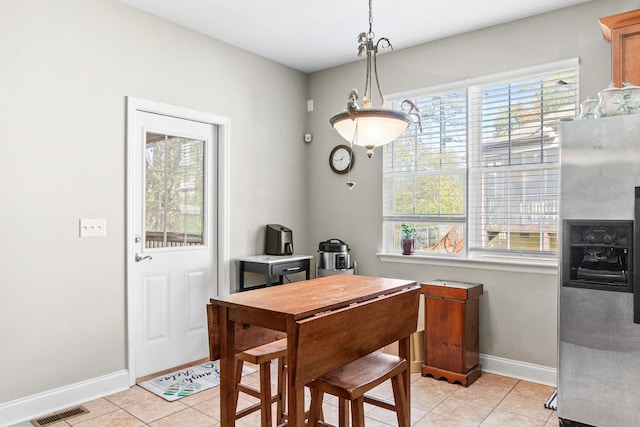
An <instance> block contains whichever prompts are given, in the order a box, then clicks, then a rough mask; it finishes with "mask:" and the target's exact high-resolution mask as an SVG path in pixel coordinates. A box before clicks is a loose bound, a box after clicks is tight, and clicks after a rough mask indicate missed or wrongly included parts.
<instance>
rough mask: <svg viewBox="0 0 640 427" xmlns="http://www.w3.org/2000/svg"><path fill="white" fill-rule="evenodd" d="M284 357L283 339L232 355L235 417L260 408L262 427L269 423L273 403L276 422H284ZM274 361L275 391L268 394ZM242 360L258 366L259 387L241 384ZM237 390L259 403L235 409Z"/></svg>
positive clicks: (269, 425)
mask: <svg viewBox="0 0 640 427" xmlns="http://www.w3.org/2000/svg"><path fill="white" fill-rule="evenodd" d="M286 356H287V339H286V338H283V339H280V340H278V341H274V342H270V343H267V344H263V345H261V346H258V347H254V348H250V349H248V350H245V351H242V352H240V353H237V354H236V361H237V367H236V401H235V407H236V420H237V419H239V418H242V417H244V416H246V415H249V414H251V413H253V412H255V411H257V410H260V414H261V416H260V418H261V425H262V427H271V426H272V414H271V405H272V404H273V403H274V402H275V403H276V425H280V424H282V423H283V422H284V418H285V402H286V375H287V374H286V363H285V361H286ZM274 359H277V360H278V371H277V372H278V385H277V389H276V392H275V394H272V393H271V361H272V360H274ZM244 362H249V363H253V364H255V365H258V366H259V370H260V388H259V389H256V388H254V387H251V386H248V385H246V384H243V383H242V367H243V365H244ZM240 392H243V393H246V394H248V395H250V396H253V397H256V398H258V399H260V402H259V403H256V404H253V405H251V406H249V407H247V408H244V409H242V410H240V411H238V410H237V409H238V396H239V394H240Z"/></svg>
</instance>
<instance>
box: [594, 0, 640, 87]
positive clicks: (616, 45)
mask: <svg viewBox="0 0 640 427" xmlns="http://www.w3.org/2000/svg"><path fill="white" fill-rule="evenodd" d="M599 21H600V29H601V30H602V35H603V36H604V38H605V39H607V40H608V41H610V42H611V64H612V80H613V83H614V84H615V85H616V86H618V87H621V86H622V82H628V83H632V84H634V85H636V86H640V54H639V52H640V9H639V10H632V11H631V12H625V13H620V14H618V15H612V16H607V17H605V18H600V19H599Z"/></svg>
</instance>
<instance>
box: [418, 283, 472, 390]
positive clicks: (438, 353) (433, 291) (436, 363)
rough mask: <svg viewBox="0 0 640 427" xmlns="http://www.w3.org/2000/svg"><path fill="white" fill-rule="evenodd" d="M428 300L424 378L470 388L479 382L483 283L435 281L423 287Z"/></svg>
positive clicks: (423, 292) (426, 307) (425, 306)
mask: <svg viewBox="0 0 640 427" xmlns="http://www.w3.org/2000/svg"><path fill="white" fill-rule="evenodd" d="M421 292H422V294H423V295H424V297H425V304H424V312H425V322H424V329H425V331H424V337H425V339H424V340H425V359H424V364H423V365H422V375H423V376H427V375H431V376H433V377H434V378H436V379H441V378H445V379H446V380H447V381H448V382H450V383H454V382H459V383H460V384H462V385H463V386H465V387H466V386H468V385H469V384H471V383H473V382H474V381H475V380H477V379H478V378H480V375H481V374H482V368H481V366H480V348H479V347H480V338H479V335H480V331H479V325H478V318H479V313H480V304H479V298H480V295H482V292H483V290H482V284H481V283H464V282H455V281H449V280H435V281H432V282H429V283H423V284H422V285H421Z"/></svg>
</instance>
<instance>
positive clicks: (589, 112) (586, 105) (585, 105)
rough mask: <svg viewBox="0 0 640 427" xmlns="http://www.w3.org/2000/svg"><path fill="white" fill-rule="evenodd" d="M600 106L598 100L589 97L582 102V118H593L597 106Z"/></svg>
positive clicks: (580, 117)
mask: <svg viewBox="0 0 640 427" xmlns="http://www.w3.org/2000/svg"><path fill="white" fill-rule="evenodd" d="M597 106H598V100H597V99H593V98H590V97H588V98H587V99H585V100H584V101H582V102H581V103H580V115H579V116H578V118H579V119H580V120H584V119H593V118H594V117H595V113H596V107H597Z"/></svg>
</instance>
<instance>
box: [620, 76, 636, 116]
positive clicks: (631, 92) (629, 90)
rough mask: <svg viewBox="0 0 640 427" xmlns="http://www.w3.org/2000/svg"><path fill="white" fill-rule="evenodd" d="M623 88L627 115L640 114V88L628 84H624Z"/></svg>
mask: <svg viewBox="0 0 640 427" xmlns="http://www.w3.org/2000/svg"><path fill="white" fill-rule="evenodd" d="M622 86H623V87H622V91H623V92H624V104H625V106H626V107H627V114H637V113H640V86H635V85H632V84H631V83H626V82H624V83H622Z"/></svg>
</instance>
